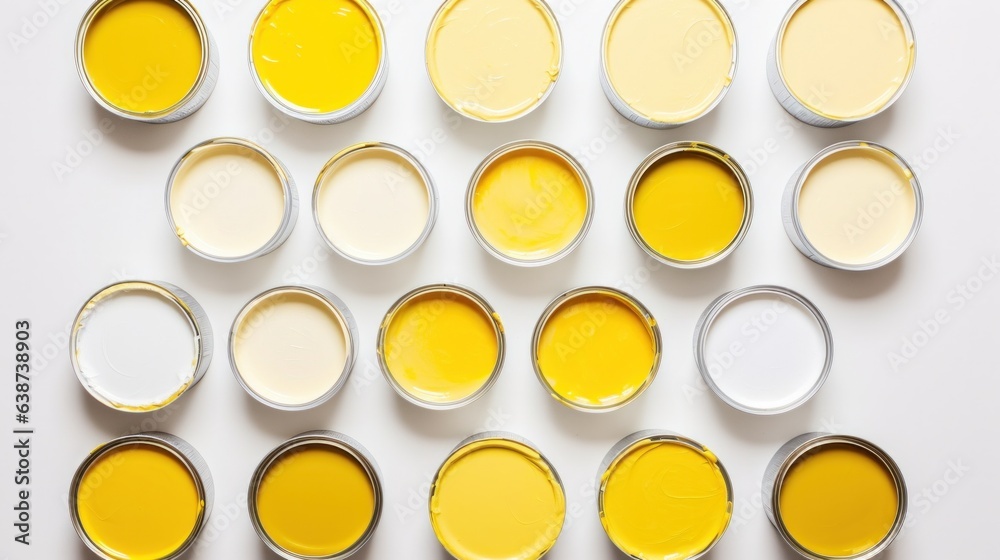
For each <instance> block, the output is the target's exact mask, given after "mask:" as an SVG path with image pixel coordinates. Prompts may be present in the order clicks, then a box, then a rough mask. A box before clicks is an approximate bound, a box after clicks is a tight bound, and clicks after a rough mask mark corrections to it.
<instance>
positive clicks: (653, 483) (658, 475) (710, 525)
mask: <svg viewBox="0 0 1000 560" xmlns="http://www.w3.org/2000/svg"><path fill="white" fill-rule="evenodd" d="M730 493H731V492H730V488H729V484H728V482H727V480H726V477H725V476H724V475H723V471H722V470H721V468H720V467H719V463H718V459H717V458H716V457H715V455H713V454H712V453H711V452H709V451H707V450H703V449H696V448H694V447H692V446H689V445H686V444H684V443H680V442H676V441H659V440H655V439H646V440H642V441H639V442H637V443H635V444H633V445H632V446H630V447H629V448H627V449H626V450H625V451H624V452H623V453H622V454H620V455H619V456H618V458H617V459H616V460H615V461H614V462H613V463H612V464H611V466H609V467H608V470H607V471H606V472H605V473H604V474H603V476H602V479H601V489H600V503H599V506H600V515H601V523H602V524H603V525H604V530H605V531H606V532H607V534H608V536H609V537H610V538H611V540H612V541H613V542H614V543H615V545H616V546H618V547H619V548H620V549H621V550H622V551H624V552H625V553H627V554H629V555H630V556H631V557H633V558H678V559H680V558H693V557H695V556H698V555H700V554H701V553H702V552H704V551H705V550H707V549H708V548H710V547H711V546H712V545H714V544H715V542H716V541H717V540H718V539H719V538H720V537H721V536H722V533H723V532H724V531H725V530H726V527H728V525H729V520H730V517H731V516H732V502H731V501H730V498H729V495H730Z"/></svg>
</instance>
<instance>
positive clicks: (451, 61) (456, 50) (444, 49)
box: [426, 0, 562, 122]
mask: <svg viewBox="0 0 1000 560" xmlns="http://www.w3.org/2000/svg"><path fill="white" fill-rule="evenodd" d="M426 56H427V70H428V72H429V73H430V78H431V82H433V84H434V87H435V89H437V92H438V94H439V95H440V96H441V98H442V99H443V100H444V101H445V102H446V103H447V104H448V105H450V106H451V107H452V108H453V109H455V110H456V111H458V112H459V113H462V114H464V115H466V116H469V117H472V118H475V119H479V120H483V121H494V122H499V121H506V120H511V119H515V118H517V117H520V116H522V115H524V114H526V113H528V112H529V111H531V110H532V109H534V108H535V107H536V106H537V105H538V104H539V103H541V102H542V100H543V99H544V98H545V96H546V95H547V94H548V92H549V91H550V90H551V88H552V87H553V85H554V84H555V82H556V80H557V79H558V77H559V71H560V66H561V64H562V42H561V39H560V36H559V28H558V25H557V23H556V20H555V16H554V15H553V14H552V12H551V11H550V10H549V8H548V6H547V5H545V3H544V2H542V1H541V0H447V2H445V4H444V5H443V6H442V7H441V9H440V10H439V11H438V14H437V16H436V17H435V19H434V21H433V23H432V24H431V28H430V32H429V35H428V37H427V53H426Z"/></svg>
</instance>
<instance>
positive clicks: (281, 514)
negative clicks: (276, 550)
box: [255, 444, 375, 557]
mask: <svg viewBox="0 0 1000 560" xmlns="http://www.w3.org/2000/svg"><path fill="white" fill-rule="evenodd" d="M255 499H256V503H257V512H258V516H259V518H260V523H261V526H262V527H263V529H264V532H266V533H267V535H268V537H270V538H271V541H272V542H274V544H276V545H278V546H279V547H281V548H282V549H284V550H286V551H288V552H291V553H292V554H297V555H300V556H316V557H324V556H332V555H334V554H338V553H341V552H344V551H345V550H347V549H349V548H351V546H353V545H354V544H355V543H357V542H358V540H360V539H361V537H362V536H363V535H364V534H365V532H366V531H367V530H368V527H369V526H370V525H371V523H372V520H373V519H374V517H375V486H374V483H373V482H372V479H371V477H370V476H369V474H368V471H366V470H365V468H364V466H363V465H362V464H361V462H360V461H358V459H357V458H356V457H354V456H353V455H351V454H349V453H347V452H346V451H344V450H342V449H340V448H339V447H335V446H332V445H327V444H309V445H304V446H301V447H295V448H292V449H290V450H289V451H286V452H285V454H284V455H282V456H280V457H279V458H277V459H276V460H275V461H274V462H273V463H272V464H271V465H270V466H269V467H268V469H267V472H265V473H264V477H263V480H262V481H261V484H260V487H259V488H258V490H257V495H256V498H255Z"/></svg>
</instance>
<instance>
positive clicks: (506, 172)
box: [472, 146, 590, 261]
mask: <svg viewBox="0 0 1000 560" xmlns="http://www.w3.org/2000/svg"><path fill="white" fill-rule="evenodd" d="M589 204H590V200H589V196H588V193H587V188H586V186H585V185H584V181H583V178H582V177H581V176H580V173H579V172H578V171H577V170H576V168H575V167H573V164H572V163H570V162H569V161H568V160H567V159H566V158H565V157H563V156H562V155H560V154H558V153H556V152H553V151H552V150H548V149H545V148H540V147H533V146H525V147H519V148H514V149H512V150H511V151H509V152H506V153H504V154H502V155H500V156H499V157H498V158H496V159H495V160H493V161H492V162H491V163H490V164H489V165H488V166H487V167H486V169H485V170H484V171H483V173H482V174H481V175H480V177H479V179H478V181H477V182H476V184H475V185H474V186H473V193H472V218H473V221H474V224H475V227H476V229H478V230H479V233H480V234H481V235H482V237H483V238H484V239H485V240H486V242H487V243H488V244H489V245H490V246H492V247H493V248H494V249H495V250H496V251H498V252H499V253H501V254H503V255H506V256H508V257H510V258H512V259H516V260H520V261H539V260H543V259H546V258H549V257H552V256H553V255H556V254H558V253H560V252H561V251H563V250H565V249H566V248H567V247H569V246H570V245H571V244H572V243H573V241H574V240H576V238H577V236H579V235H580V231H581V230H582V229H583V227H584V223H585V222H586V219H587V209H588V207H589Z"/></svg>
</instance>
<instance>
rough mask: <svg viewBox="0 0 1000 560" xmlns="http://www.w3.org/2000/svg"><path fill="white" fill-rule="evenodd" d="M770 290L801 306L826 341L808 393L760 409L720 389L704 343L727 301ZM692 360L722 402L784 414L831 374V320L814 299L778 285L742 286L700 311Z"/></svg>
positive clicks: (806, 399)
mask: <svg viewBox="0 0 1000 560" xmlns="http://www.w3.org/2000/svg"><path fill="white" fill-rule="evenodd" d="M763 294H770V295H776V296H780V297H783V298H787V299H791V300H793V301H795V302H796V303H798V304H799V305H801V306H802V307H804V308H805V309H806V310H807V311H808V312H809V314H810V315H812V317H813V319H815V320H816V323H817V324H818V325H819V328H820V331H821V332H822V333H823V340H824V341H825V343H826V355H825V357H824V361H823V368H822V370H821V371H820V374H819V377H818V378H817V380H816V383H815V384H814V385H813V387H812V388H811V389H810V390H809V392H808V393H806V394H805V395H803V396H802V398H800V399H798V400H796V401H795V402H792V403H790V404H787V405H785V406H782V407H777V408H768V409H760V408H754V407H751V406H748V405H746V404H743V403H741V402H739V401H738V400H736V399H734V398H732V397H731V396H729V395H728V394H727V393H726V392H725V391H723V390H722V389H721V388H720V387H719V385H718V384H717V383H716V382H715V379H713V378H712V374H711V373H710V372H709V369H708V363H707V360H706V359H705V344H706V343H707V341H708V334H709V332H710V331H711V330H712V326H713V325H714V323H715V320H716V319H717V318H718V316H719V314H720V313H722V311H723V310H724V309H726V308H727V307H729V306H730V305H732V304H734V303H736V302H738V301H740V300H742V299H743V298H746V297H749V296H755V295H763ZM694 361H695V364H696V365H697V366H698V371H699V372H700V373H701V378H702V380H704V382H705V384H706V385H708V387H709V388H711V389H712V392H713V393H715V395H716V396H717V397H719V399H720V400H722V402H724V403H726V404H728V405H729V406H731V407H733V408H735V409H736V410H739V411H741V412H746V413H748V414H755V415H758V416H772V415H776V414H783V413H785V412H789V411H791V410H795V409H796V408H798V407H800V406H802V405H803V404H805V403H807V402H809V400H810V399H812V398H813V397H814V396H815V395H816V393H818V392H819V390H820V389H822V388H823V385H824V384H825V383H826V380H827V378H829V376H830V370H831V369H832V368H833V331H832V330H831V329H830V323H829V322H827V320H826V317H825V316H823V313H822V312H821V311H820V310H819V308H818V307H816V305H815V304H813V302H811V301H810V300H809V299H808V298H806V297H805V296H803V295H802V294H800V293H798V292H796V291H794V290H790V289H788V288H784V287H781V286H751V287H749V288H743V289H741V290H734V291H732V292H729V293H727V294H724V295H722V296H720V297H719V298H717V299H716V300H715V301H713V302H712V303H711V304H710V305H709V306H708V308H707V309H705V311H704V313H702V315H701V318H700V319H699V320H698V326H697V327H695V334H694Z"/></svg>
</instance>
